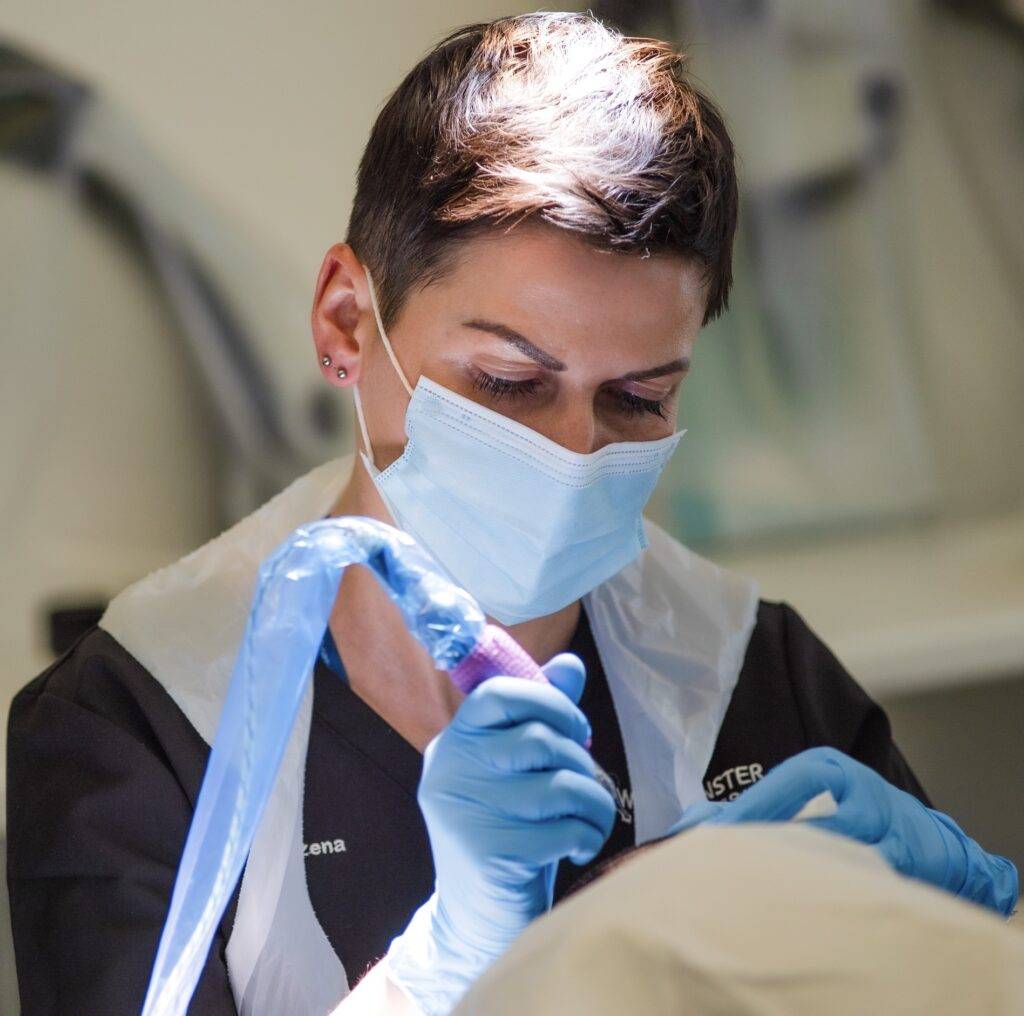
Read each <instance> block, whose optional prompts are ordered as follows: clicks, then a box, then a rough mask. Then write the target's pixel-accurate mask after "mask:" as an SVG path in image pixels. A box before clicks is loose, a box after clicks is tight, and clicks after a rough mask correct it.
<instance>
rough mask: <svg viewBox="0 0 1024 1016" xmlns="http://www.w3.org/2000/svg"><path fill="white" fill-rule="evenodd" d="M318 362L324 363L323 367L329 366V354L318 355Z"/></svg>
mask: <svg viewBox="0 0 1024 1016" xmlns="http://www.w3.org/2000/svg"><path fill="white" fill-rule="evenodd" d="M320 362H321V363H322V364H323V365H324V366H325V367H330V365H331V358H330V357H329V356H326V355H324V356H321V357H320Z"/></svg>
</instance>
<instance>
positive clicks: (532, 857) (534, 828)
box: [502, 816, 608, 866]
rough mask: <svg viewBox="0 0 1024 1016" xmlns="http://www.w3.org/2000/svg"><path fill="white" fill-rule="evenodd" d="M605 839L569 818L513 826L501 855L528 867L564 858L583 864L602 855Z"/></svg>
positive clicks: (585, 825) (581, 822)
mask: <svg viewBox="0 0 1024 1016" xmlns="http://www.w3.org/2000/svg"><path fill="white" fill-rule="evenodd" d="M607 839H608V836H607V835H606V834H605V833H603V832H601V830H600V829H598V828H597V827H596V826H594V825H592V824H591V823H589V822H584V821H583V820H582V819H579V818H574V817H571V816H568V817H565V818H557V819H550V820H548V821H547V822H539V823H536V824H528V825H521V826H517V827H515V828H514V829H512V830H510V831H509V833H508V835H507V837H506V839H505V843H504V849H503V851H502V852H503V853H504V854H506V856H509V857H515V858H521V859H522V860H524V861H526V862H527V863H529V864H530V865H537V866H540V865H545V864H552V863H553V862H555V861H560V860H562V859H563V858H568V859H569V860H570V861H572V862H573V863H574V864H586V863H587V862H588V861H592V860H593V859H594V858H595V857H596V856H597V855H598V854H599V853H600V852H601V848H602V847H603V846H604V844H605V841H606V840H607Z"/></svg>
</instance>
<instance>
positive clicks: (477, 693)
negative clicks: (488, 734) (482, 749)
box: [451, 676, 590, 744]
mask: <svg viewBox="0 0 1024 1016" xmlns="http://www.w3.org/2000/svg"><path fill="white" fill-rule="evenodd" d="M527 720H540V721H541V722H542V723H546V724H547V725H548V726H549V727H552V728H553V729H554V730H557V731H558V732H559V733H560V734H563V735H564V736H565V737H568V738H571V739H572V740H573V741H576V742H577V743H578V744H583V743H584V742H585V741H586V740H587V739H588V738H589V737H590V722H589V721H588V720H587V718H586V716H584V715H583V713H582V712H580V710H579V708H578V707H577V706H576V705H575V703H573V702H572V701H570V699H569V697H568V696H567V695H565V694H564V693H563V692H561V691H560V690H559V689H558V688H556V687H555V686H554V685H551V684H544V683H542V682H540V681H526V680H524V679H523V678H521V677H500V676H499V677H492V678H489V679H488V680H486V681H484V682H483V683H482V684H480V685H478V686H477V687H476V688H475V689H473V691H471V692H470V693H469V694H468V695H467V696H466V698H465V699H464V700H463V702H462V704H461V705H460V706H459V708H458V710H457V712H456V713H455V716H454V718H453V719H452V722H451V729H453V730H456V731H461V732H464V733H475V732H476V731H479V730H486V729H498V728H502V727H514V726H515V725H516V724H518V723H524V722H526V721H527Z"/></svg>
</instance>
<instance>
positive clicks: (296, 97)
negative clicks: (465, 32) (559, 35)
mask: <svg viewBox="0 0 1024 1016" xmlns="http://www.w3.org/2000/svg"><path fill="white" fill-rule="evenodd" d="M560 6H561V7H562V8H563V9H572V8H574V7H576V6H578V5H577V4H574V3H568V4H561V5H560ZM535 8H536V4H530V3H523V2H519V0H511V2H510V0H374V2H373V3H359V2H356V0H301V2H298V3H290V4H286V3H280V2H278V0H247V2H240V0H233V2H227V3H208V2H206V0H176V2H174V3H158V2H157V0H135V2H133V3H130V4H126V3H122V2H119V0H94V2H91V3H88V4H83V3H78V2H75V0H51V2H48V3H39V2H38V0H6V2H5V3H4V4H3V5H2V7H0V36H5V37H7V38H8V39H9V40H10V41H11V42H14V43H21V44H23V45H25V46H26V47H30V48H32V49H33V50H35V51H37V52H38V53H39V54H41V55H43V56H46V55H49V56H51V57H52V58H54V59H55V60H57V61H60V62H62V63H64V64H66V66H67V67H68V68H70V69H71V70H72V71H77V72H79V73H80V74H81V75H82V76H83V77H84V78H85V79H86V80H88V81H92V82H94V83H95V84H97V85H98V86H100V87H102V88H104V89H106V90H107V91H108V92H109V93H110V95H111V96H112V97H113V98H114V99H115V100H116V101H117V102H118V104H119V105H121V106H123V107H124V108H125V109H126V111H127V113H128V115H129V116H130V118H131V119H132V120H133V121H134V123H135V124H136V125H137V126H138V127H139V128H140V129H141V130H142V131H143V132H144V133H145V134H146V136H147V139H148V140H150V141H151V142H152V143H153V144H154V146H155V147H156V148H158V149H159V151H160V154H161V155H163V156H164V157H165V158H166V159H167V161H168V162H169V163H171V164H172V165H174V166H175V167H176V168H177V169H178V170H179V171H180V173H181V175H182V176H183V177H184V178H185V179H186V180H187V181H188V182H190V183H193V184H195V185H196V186H198V187H199V188H201V189H202V190H203V191H204V192H206V193H207V194H208V195H209V196H210V198H212V199H213V200H214V201H215V202H217V203H218V204H220V205H221V206H222V207H224V208H225V209H226V210H227V211H228V212H230V213H234V216H235V217H237V218H239V219H240V220H241V221H242V222H244V223H246V224H247V225H249V226H251V227H252V228H253V229H255V230H256V231H258V232H259V233H260V234H261V235H262V236H263V237H264V238H265V239H266V240H268V241H269V242H271V243H273V244H275V245H277V246H278V247H279V248H280V250H281V252H282V253H283V255H284V256H285V257H286V258H287V259H289V260H290V261H292V262H293V263H295V264H296V265H297V266H298V267H299V268H300V269H301V270H304V271H306V272H307V273H308V274H309V275H310V288H311V290H312V285H313V281H314V278H315V271H316V268H317V266H318V263H319V258H320V256H321V255H322V254H323V252H324V251H325V250H326V249H327V247H328V246H330V244H331V243H333V242H334V241H335V240H337V239H339V238H340V237H341V236H342V234H343V231H344V227H345V223H346V221H347V219H348V209H349V205H350V204H351V201H352V195H353V193H354V189H355V174H356V166H357V164H358V161H359V156H360V153H361V152H362V148H363V145H364V144H365V142H366V138H367V136H368V134H369V131H370V126H371V125H372V123H373V120H374V117H375V116H376V114H377V111H378V109H379V108H380V105H381V104H382V102H383V101H384V99H385V98H386V96H387V95H388V93H389V92H390V91H391V90H392V89H393V88H394V87H395V86H396V85H397V84H398V82H399V81H400V80H401V78H402V77H403V76H404V74H405V73H406V72H407V71H408V70H409V68H410V67H412V65H413V64H414V63H416V61H417V60H418V59H419V58H420V57H421V56H422V55H423V54H424V52H425V51H426V50H427V49H429V47H430V46H431V45H432V44H433V43H435V42H436V41H438V40H439V39H441V38H442V37H443V36H444V35H446V34H447V33H448V32H449V31H451V30H453V29H455V28H457V27H458V26H460V25H464V24H468V23H472V22H476V21H487V20H490V19H493V18H496V17H499V16H501V15H504V14H515V13H519V12H522V11H527V10H533V9H535Z"/></svg>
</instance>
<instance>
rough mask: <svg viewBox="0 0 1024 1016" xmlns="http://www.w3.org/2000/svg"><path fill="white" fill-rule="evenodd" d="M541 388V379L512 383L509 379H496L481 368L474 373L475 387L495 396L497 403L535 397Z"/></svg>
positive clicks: (535, 378)
mask: <svg viewBox="0 0 1024 1016" xmlns="http://www.w3.org/2000/svg"><path fill="white" fill-rule="evenodd" d="M540 386H541V379H540V378H539V377H534V378H530V379H529V380H527V381H510V380H509V379H508V378H504V377H495V376H494V375H493V374H488V373H486V372H485V371H482V370H480V369H479V368H477V369H475V370H474V372H473V387H474V388H478V389H480V391H483V392H487V393H488V394H490V395H493V396H494V398H495V401H497V400H500V399H504V398H506V397H507V398H512V399H521V398H523V397H524V396H527V395H533V393H534V392H536V391H537V389H538V388H539V387H540Z"/></svg>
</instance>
